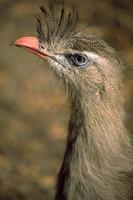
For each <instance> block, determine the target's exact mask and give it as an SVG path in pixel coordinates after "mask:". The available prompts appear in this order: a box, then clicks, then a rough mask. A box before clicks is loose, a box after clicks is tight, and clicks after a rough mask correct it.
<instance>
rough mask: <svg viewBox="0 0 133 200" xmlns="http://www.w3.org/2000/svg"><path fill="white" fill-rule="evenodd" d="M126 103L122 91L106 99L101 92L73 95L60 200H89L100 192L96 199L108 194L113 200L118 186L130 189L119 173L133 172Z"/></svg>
mask: <svg viewBox="0 0 133 200" xmlns="http://www.w3.org/2000/svg"><path fill="white" fill-rule="evenodd" d="M122 104H123V103H122V98H121V95H120V92H119V90H118V91H117V96H114V94H113V93H112V94H111V96H110V94H108V96H107V97H106V98H105V99H104V98H103V99H102V97H101V96H99V95H97V93H95V95H94V94H93V95H87V94H86V96H83V95H82V94H81V92H78V91H76V92H75V93H74V94H72V95H71V103H70V110H71V115H70V121H69V135H68V141H67V148H66V152H65V156H64V161H63V164H62V167H61V170H60V173H59V179H58V184H57V194H56V199H58V200H61V199H64V200H67V199H70V200H71V199H84V200H86V199H89V198H88V197H89V196H90V195H91V196H90V199H95V198H94V197H93V195H94V194H95V193H96V194H97V198H96V199H98V200H101V199H103V198H102V197H104V199H106V198H105V191H106V194H108V196H107V199H108V200H112V199H114V196H115V195H116V194H115V191H114V185H115V184H119V185H120V187H123V188H124V187H125V188H126V189H127V187H126V186H125V185H126V182H125V183H124V182H123V183H122V182H121V181H116V176H117V175H118V171H121V172H125V171H126V172H127V171H131V170H132V169H131V168H132V164H131V146H130V139H129V136H128V134H127V132H126V130H125V128H124V125H123V109H122ZM125 163H126V164H125ZM114 180H115V181H114ZM129 187H130V184H129ZM77 190H79V192H77ZM120 190H121V188H120ZM127 190H128V192H129V188H128V189H127ZM92 191H94V192H92ZM117 192H118V193H119V191H118V190H117ZM124 192H125V190H123V194H121V196H122V195H124V194H125V193H124ZM98 194H100V195H98ZM94 196H95V195H94ZM126 198H127V196H126V197H125V199H126ZM123 199H124V198H123Z"/></svg>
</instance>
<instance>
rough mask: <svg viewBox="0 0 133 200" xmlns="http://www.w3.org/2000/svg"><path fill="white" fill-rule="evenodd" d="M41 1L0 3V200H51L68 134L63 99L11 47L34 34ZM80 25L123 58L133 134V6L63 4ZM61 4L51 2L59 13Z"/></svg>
mask: <svg viewBox="0 0 133 200" xmlns="http://www.w3.org/2000/svg"><path fill="white" fill-rule="evenodd" d="M45 2H46V1H45V0H43V1H38V0H19V1H17V0H0V200H18V199H19V200H31V199H32V200H37V199H39V200H41V199H47V200H52V199H53V195H54V192H55V189H54V187H55V176H56V174H57V173H58V170H59V166H60V164H61V160H62V156H63V152H64V148H65V139H66V135H67V120H68V110H67V101H66V97H65V94H64V93H63V91H62V90H61V87H60V86H59V84H58V83H57V81H56V80H55V79H54V77H53V76H52V75H50V74H49V73H48V72H47V71H46V70H45V66H44V65H43V63H42V60H39V59H38V58H37V57H35V56H33V55H30V54H28V53H27V52H25V51H23V50H21V49H19V48H17V47H10V46H9V45H10V43H11V42H12V41H14V40H15V39H16V38H19V37H21V36H25V35H36V30H35V19H34V17H33V14H35V13H37V12H38V6H39V5H40V4H42V3H43V4H45ZM65 3H66V5H67V6H68V7H70V6H71V4H74V5H75V6H76V7H77V8H78V10H79V15H80V22H79V23H80V24H79V25H80V26H81V27H82V26H84V25H85V24H87V23H90V26H89V27H88V32H90V33H94V34H95V35H97V36H99V37H101V38H103V39H104V40H106V41H108V42H109V43H110V44H111V45H112V46H113V47H115V48H116V49H117V50H120V52H122V54H124V57H125V60H126V63H127V68H126V74H125V80H124V87H123V95H124V97H125V100H126V104H125V105H126V110H127V113H128V128H129V129H130V131H131V132H132V130H133V125H132V116H133V114H132V113H133V112H132V111H133V104H132V100H133V90H132V88H133V80H132V77H133V64H132V63H133V1H132V0H100V1H99V0H82V1H80V0H65ZM59 4H60V1H57V0H55V8H56V9H57V12H58V11H59V8H60V7H59Z"/></svg>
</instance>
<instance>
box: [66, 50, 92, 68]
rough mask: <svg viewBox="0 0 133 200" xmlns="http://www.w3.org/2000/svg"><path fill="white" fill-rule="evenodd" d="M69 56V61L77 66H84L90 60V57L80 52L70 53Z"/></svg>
mask: <svg viewBox="0 0 133 200" xmlns="http://www.w3.org/2000/svg"><path fill="white" fill-rule="evenodd" d="M67 58H68V60H69V62H70V63H71V64H73V65H74V66H76V67H78V66H79V67H80V66H84V65H86V64H87V62H88V57H87V56H86V55H84V54H78V53H75V54H70V55H69V56H67Z"/></svg>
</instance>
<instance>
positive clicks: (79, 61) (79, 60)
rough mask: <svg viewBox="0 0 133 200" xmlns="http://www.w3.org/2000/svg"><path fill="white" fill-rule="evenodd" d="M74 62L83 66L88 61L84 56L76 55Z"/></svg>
mask: <svg viewBox="0 0 133 200" xmlns="http://www.w3.org/2000/svg"><path fill="white" fill-rule="evenodd" d="M73 61H74V63H75V64H77V65H82V64H84V63H85V62H86V59H85V57H83V56H82V55H78V54H75V55H73Z"/></svg>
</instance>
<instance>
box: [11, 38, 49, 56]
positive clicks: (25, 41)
mask: <svg viewBox="0 0 133 200" xmlns="http://www.w3.org/2000/svg"><path fill="white" fill-rule="evenodd" d="M14 45H16V46H18V47H23V48H25V49H26V50H28V51H29V52H31V53H33V54H35V55H37V56H39V57H41V58H44V57H46V56H49V54H48V53H47V52H46V51H44V50H43V51H42V50H40V49H39V40H38V38H37V37H33V36H28V37H22V38H19V39H17V40H16V41H15V42H14Z"/></svg>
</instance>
